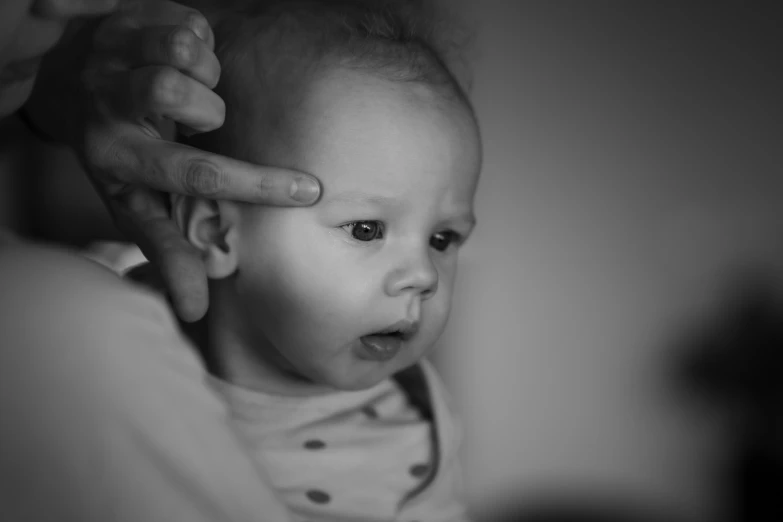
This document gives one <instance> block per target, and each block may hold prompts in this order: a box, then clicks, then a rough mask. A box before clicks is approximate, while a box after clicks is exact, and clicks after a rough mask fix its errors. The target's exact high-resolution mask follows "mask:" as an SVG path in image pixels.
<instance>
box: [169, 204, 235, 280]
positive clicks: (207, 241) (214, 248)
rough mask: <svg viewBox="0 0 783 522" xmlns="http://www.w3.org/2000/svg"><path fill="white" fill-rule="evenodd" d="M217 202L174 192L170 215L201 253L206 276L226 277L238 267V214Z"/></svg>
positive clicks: (212, 277)
mask: <svg viewBox="0 0 783 522" xmlns="http://www.w3.org/2000/svg"><path fill="white" fill-rule="evenodd" d="M228 210H229V209H228V207H221V205H219V204H218V203H217V202H216V201H213V200H210V199H205V198H199V197H193V196H182V195H179V194H173V195H172V196H171V217H172V219H173V220H174V222H175V223H176V224H177V226H178V227H179V229H180V230H181V231H182V234H183V235H184V236H185V239H187V240H188V242H189V243H190V244H191V245H193V247H195V248H196V250H198V251H199V252H200V253H201V257H202V259H203V260H204V268H205V269H206V271H207V277H209V278H211V279H223V278H225V277H228V276H230V275H231V274H233V273H234V272H236V270H237V266H238V263H239V251H238V248H237V246H238V245H237V243H238V242H237V236H238V231H237V222H236V213H233V212H228Z"/></svg>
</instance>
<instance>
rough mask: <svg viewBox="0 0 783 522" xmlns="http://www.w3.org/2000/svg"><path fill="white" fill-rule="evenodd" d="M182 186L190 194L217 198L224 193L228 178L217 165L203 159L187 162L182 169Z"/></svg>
mask: <svg viewBox="0 0 783 522" xmlns="http://www.w3.org/2000/svg"><path fill="white" fill-rule="evenodd" d="M181 177H182V185H183V187H184V189H185V191H186V192H187V193H189V194H198V195H201V196H204V197H216V196H218V195H220V193H221V192H223V190H224V188H225V187H226V185H227V184H228V178H227V177H226V175H225V173H223V172H221V171H220V169H218V168H217V167H216V166H215V165H213V164H212V163H209V162H208V161H206V160H203V159H196V160H190V161H187V162H186V163H185V164H184V167H183V169H182V174H181Z"/></svg>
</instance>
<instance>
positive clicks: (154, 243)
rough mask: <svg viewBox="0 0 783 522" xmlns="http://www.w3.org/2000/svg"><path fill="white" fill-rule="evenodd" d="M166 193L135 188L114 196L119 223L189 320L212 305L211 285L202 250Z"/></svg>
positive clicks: (180, 313) (187, 320) (179, 313)
mask: <svg viewBox="0 0 783 522" xmlns="http://www.w3.org/2000/svg"><path fill="white" fill-rule="evenodd" d="M164 198H165V196H164V195H163V194H161V193H158V192H154V191H150V190H147V189H134V190H133V191H132V192H130V193H128V194H126V195H125V196H124V198H123V201H117V199H116V198H113V201H112V203H111V204H112V205H113V206H115V205H116V206H115V209H114V210H115V218H116V219H117V221H118V225H119V226H121V227H122V229H123V230H124V231H125V232H127V233H128V234H129V235H130V236H131V239H133V240H134V241H135V242H136V244H138V245H139V248H141V251H142V252H143V253H144V255H145V256H146V257H147V259H149V260H150V262H151V263H152V264H153V265H154V266H155V267H156V268H157V270H158V271H159V273H160V276H161V278H162V280H163V283H164V285H165V286H166V289H167V290H168V292H169V295H170V299H171V302H172V305H173V306H174V309H175V311H176V313H177V315H178V316H179V317H180V319H182V320H183V321H186V322H193V321H197V320H199V319H201V318H202V317H203V316H204V314H206V312H207V308H208V306H209V289H208V285H207V274H206V270H205V268H204V262H203V261H202V259H201V255H200V253H199V251H198V250H197V249H196V248H194V247H193V246H192V245H191V244H190V243H188V241H187V240H186V239H185V237H184V236H183V235H182V232H181V231H180V229H179V227H178V226H177V225H176V223H175V222H174V221H173V220H172V219H171V218H170V217H169V213H168V210H167V205H166V202H165V199H164Z"/></svg>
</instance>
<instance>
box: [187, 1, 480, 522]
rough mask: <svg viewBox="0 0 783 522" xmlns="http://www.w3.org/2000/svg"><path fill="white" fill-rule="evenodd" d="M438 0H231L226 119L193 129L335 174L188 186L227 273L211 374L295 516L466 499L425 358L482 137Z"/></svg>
mask: <svg viewBox="0 0 783 522" xmlns="http://www.w3.org/2000/svg"><path fill="white" fill-rule="evenodd" d="M229 11H230V12H229ZM422 12H423V10H422V9H421V8H420V6H417V5H415V3H413V2H407V3H395V4H390V3H382V2H380V3H379V2H372V1H367V0H365V1H353V2H352V1H320V2H317V1H290V2H274V1H268V2H248V3H247V4H246V5H245V6H244V7H239V8H237V6H231V7H230V9H229V8H226V9H223V12H220V13H213V21H214V27H215V35H216V41H217V55H218V57H219V58H220V60H221V63H222V65H223V72H222V77H221V80H220V84H219V86H218V88H217V91H218V93H219V94H220V95H221V96H222V97H223V99H224V100H225V101H226V120H225V124H224V126H223V127H222V128H221V129H220V130H218V131H215V132H212V133H209V134H205V135H202V136H198V137H196V138H193V139H192V140H190V141H191V142H192V143H194V144H196V145H198V146H199V147H202V148H204V149H207V150H211V151H214V152H219V153H222V154H226V155H230V156H233V157H235V158H239V159H242V160H246V161H251V162H254V163H259V164H265V165H273V166H280V167H286V168H292V169H296V170H299V171H304V172H308V173H312V174H314V175H315V176H317V177H318V178H319V179H320V181H321V183H322V187H323V189H322V197H321V199H320V201H319V202H318V203H317V204H315V205H314V206H312V207H308V208H277V207H265V206H253V205H248V204H241V203H235V202H228V201H212V200H206V199H198V198H189V197H174V198H173V199H172V213H173V215H174V218H175V219H176V221H177V223H178V224H179V226H180V227H181V229H182V231H183V233H184V234H185V236H186V237H187V239H188V240H189V242H190V243H191V244H192V245H193V246H194V247H195V248H197V249H198V250H199V251H200V252H201V253H202V255H203V259H204V262H205V266H206V268H207V273H208V276H209V278H210V311H209V314H208V316H207V318H206V320H205V321H206V325H207V332H208V334H207V335H206V337H205V338H204V339H203V342H201V343H200V344H201V346H200V350H201V351H202V354H203V356H204V358H205V360H206V361H207V366H208V368H209V370H210V373H211V374H212V376H213V377H211V380H212V384H213V385H214V386H215V388H216V389H217V390H218V392H219V393H220V394H222V395H223V396H224V398H225V399H226V401H227V403H228V404H229V406H230V408H231V411H232V414H233V415H234V419H233V420H234V421H235V423H236V425H237V426H238V429H239V431H240V433H241V435H242V437H243V438H244V439H245V440H246V442H247V443H248V445H249V447H250V448H251V451H252V452H253V455H254V457H255V458H256V459H258V462H259V464H260V465H261V467H262V468H263V469H264V470H265V471H266V472H267V473H268V475H269V477H270V479H271V483H272V484H273V486H274V487H275V489H276V490H277V491H278V493H279V494H280V496H281V498H282V499H283V500H284V501H285V502H286V503H287V505H288V506H289V507H290V509H291V511H292V513H293V514H294V518H295V520H302V521H304V520H308V521H315V520H324V521H325V520H333V521H342V522H345V521H352V520H355V521H363V522H368V521H392V520H400V521H408V522H413V521H415V520H421V521H425V520H426V521H428V522H436V521H446V520H449V521H454V520H464V519H465V518H466V514H465V510H464V506H463V504H462V502H461V499H460V491H459V477H458V471H457V442H458V441H457V433H456V429H455V426H454V424H453V420H452V418H451V414H450V413H449V410H448V408H447V403H446V397H445V393H444V390H443V385H442V384H441V382H440V380H439V379H438V377H437V375H436V373H435V371H434V370H433V368H432V366H430V365H429V364H428V363H427V362H426V360H424V359H423V357H424V355H425V354H426V352H427V350H429V349H430V347H432V346H433V344H434V343H435V342H436V341H437V339H438V337H439V336H440V335H441V333H442V331H443V329H444V326H445V324H446V320H447V318H448V315H449V310H450V300H451V295H452V288H453V285H454V278H455V275H456V270H457V258H458V253H459V248H460V245H462V243H463V242H464V241H465V240H466V239H467V238H468V236H469V235H470V233H471V230H472V229H473V226H474V224H475V218H474V216H473V198H474V193H475V191H476V184H477V182H478V177H479V171H480V168H481V145H480V137H479V130H478V126H477V122H476V118H475V116H474V113H473V110H472V108H471V105H470V103H469V102H468V100H467V98H466V96H465V94H464V91H463V89H462V88H461V87H460V84H459V83H458V82H457V80H456V79H455V77H454V75H453V74H452V72H450V70H449V68H448V67H447V66H446V65H445V60H444V58H443V56H442V55H441V54H439V52H438V51H437V50H436V47H435V44H434V43H432V42H431V41H430V39H431V37H432V34H433V33H432V31H430V30H429V29H428V27H432V26H431V25H430V24H429V22H427V20H428V18H427V17H425V16H424V15H423V14H421V13H422Z"/></svg>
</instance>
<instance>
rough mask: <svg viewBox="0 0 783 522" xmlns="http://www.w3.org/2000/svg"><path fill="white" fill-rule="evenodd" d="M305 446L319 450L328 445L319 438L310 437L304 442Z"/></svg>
mask: <svg viewBox="0 0 783 522" xmlns="http://www.w3.org/2000/svg"><path fill="white" fill-rule="evenodd" d="M304 447H305V448H307V449H309V450H319V449H324V448H325V447H326V443H325V442H324V441H322V440H318V439H310V440H308V441H306V442H305V443H304Z"/></svg>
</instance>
